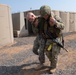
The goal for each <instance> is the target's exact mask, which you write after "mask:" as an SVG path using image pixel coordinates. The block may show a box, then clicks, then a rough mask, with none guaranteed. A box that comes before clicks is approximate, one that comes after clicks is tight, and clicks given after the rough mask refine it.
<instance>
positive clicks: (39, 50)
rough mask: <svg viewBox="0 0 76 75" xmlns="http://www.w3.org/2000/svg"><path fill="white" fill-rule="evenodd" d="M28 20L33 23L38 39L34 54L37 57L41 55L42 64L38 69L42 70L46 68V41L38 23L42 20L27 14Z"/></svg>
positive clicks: (35, 43) (34, 46)
mask: <svg viewBox="0 0 76 75" xmlns="http://www.w3.org/2000/svg"><path fill="white" fill-rule="evenodd" d="M27 19H28V20H29V21H30V22H31V24H32V30H33V32H34V33H35V34H36V39H35V40H34V45H33V52H34V53H35V54H36V55H39V61H40V64H39V65H38V66H37V67H36V69H40V68H42V67H43V66H44V65H43V63H44V62H45V56H44V46H45V40H44V38H43V37H42V35H41V33H40V28H39V26H38V23H39V21H40V20H41V18H40V17H37V16H35V15H34V14H33V13H32V12H29V13H28V14H27Z"/></svg>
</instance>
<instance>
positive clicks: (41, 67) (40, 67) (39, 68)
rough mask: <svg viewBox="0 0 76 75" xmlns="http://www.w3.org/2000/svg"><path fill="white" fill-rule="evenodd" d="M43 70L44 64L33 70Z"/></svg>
mask: <svg viewBox="0 0 76 75" xmlns="http://www.w3.org/2000/svg"><path fill="white" fill-rule="evenodd" d="M43 68H44V64H39V65H37V67H36V68H35V70H41V69H43Z"/></svg>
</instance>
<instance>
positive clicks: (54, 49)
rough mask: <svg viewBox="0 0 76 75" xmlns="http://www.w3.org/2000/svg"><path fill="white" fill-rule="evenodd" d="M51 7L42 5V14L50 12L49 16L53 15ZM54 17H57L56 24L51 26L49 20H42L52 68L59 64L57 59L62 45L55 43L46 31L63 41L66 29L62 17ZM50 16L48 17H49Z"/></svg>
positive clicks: (47, 53) (46, 51)
mask: <svg viewBox="0 0 76 75" xmlns="http://www.w3.org/2000/svg"><path fill="white" fill-rule="evenodd" d="M50 12H51V9H50V7H49V6H42V7H41V8H40V13H41V16H42V17H43V16H44V15H46V14H48V15H49V18H50V17H51V16H52V14H51V13H50ZM53 17H54V18H55V19H56V21H57V22H56V25H54V26H49V24H48V22H47V21H48V20H42V21H41V23H40V24H41V25H42V24H44V25H43V26H44V34H45V38H46V40H47V41H46V47H45V53H46V55H47V57H48V58H49V61H50V64H51V65H50V66H51V68H52V69H54V68H56V65H57V59H58V54H59V52H60V47H59V46H58V45H57V44H56V43H54V42H53V41H52V40H51V39H50V38H49V36H48V35H47V34H46V31H49V32H51V33H52V36H55V39H58V41H59V42H62V30H63V29H64V25H63V23H62V21H61V19H60V17H58V16H54V15H53ZM49 18H48V19H49ZM50 45H51V48H50V50H48V47H49V46H50Z"/></svg>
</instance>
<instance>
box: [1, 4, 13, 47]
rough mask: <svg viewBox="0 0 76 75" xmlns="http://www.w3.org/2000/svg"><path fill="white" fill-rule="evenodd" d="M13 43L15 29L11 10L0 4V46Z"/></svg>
mask: <svg viewBox="0 0 76 75" xmlns="http://www.w3.org/2000/svg"><path fill="white" fill-rule="evenodd" d="M9 43H13V27H12V17H11V11H10V8H9V7H8V6H7V5H2V4H0V46H3V45H6V44H9Z"/></svg>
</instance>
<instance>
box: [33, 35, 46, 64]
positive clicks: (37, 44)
mask: <svg viewBox="0 0 76 75" xmlns="http://www.w3.org/2000/svg"><path fill="white" fill-rule="evenodd" d="M44 47H45V40H44V39H43V38H42V36H41V35H37V37H36V39H35V41H34V45H33V52H34V53H35V54H36V55H39V61H40V63H41V64H43V63H44V62H45V56H44Z"/></svg>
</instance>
